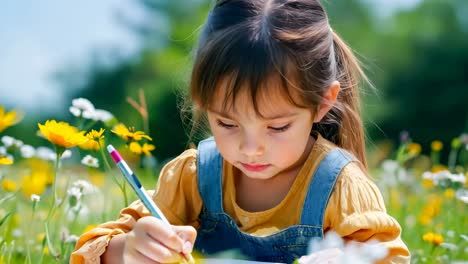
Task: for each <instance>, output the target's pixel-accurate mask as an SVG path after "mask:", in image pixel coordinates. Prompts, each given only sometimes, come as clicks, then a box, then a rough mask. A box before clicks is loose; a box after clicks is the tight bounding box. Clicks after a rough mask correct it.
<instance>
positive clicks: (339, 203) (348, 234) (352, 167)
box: [324, 163, 410, 263]
mask: <svg viewBox="0 0 468 264" xmlns="http://www.w3.org/2000/svg"><path fill="white" fill-rule="evenodd" d="M324 230H327V231H328V230H333V231H334V232H336V233H338V234H339V235H340V236H341V237H343V238H344V239H345V241H356V242H368V241H371V240H377V241H378V242H379V243H380V244H381V245H383V246H385V247H386V248H387V249H388V255H387V256H386V257H385V258H384V259H383V260H381V263H409V262H410V253H409V251H408V248H407V247H406V245H405V244H404V242H403V241H402V240H401V227H400V225H399V224H398V222H397V221H396V220H395V219H394V218H393V217H391V216H390V215H388V214H387V212H386V208H385V204H384V201H383V198H382V195H381V193H380V191H379V189H378V188H377V186H376V185H375V184H374V183H373V182H372V180H371V179H370V178H369V177H368V176H367V175H366V174H365V173H364V172H363V171H362V170H361V169H360V167H359V165H358V164H357V163H350V164H348V165H347V166H346V167H345V168H344V169H343V171H342V172H341V174H340V176H339V179H338V180H337V183H336V185H335V189H334V191H333V193H332V195H331V197H330V200H329V202H328V206H327V210H326V212H325V219H324ZM379 263H380V262H379Z"/></svg>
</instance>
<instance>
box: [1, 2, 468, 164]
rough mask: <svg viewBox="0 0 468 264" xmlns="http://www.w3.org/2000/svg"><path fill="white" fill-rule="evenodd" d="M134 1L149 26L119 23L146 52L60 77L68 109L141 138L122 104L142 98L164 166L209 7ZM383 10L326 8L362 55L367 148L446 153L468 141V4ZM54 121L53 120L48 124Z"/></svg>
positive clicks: (372, 6)
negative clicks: (410, 147)
mask: <svg viewBox="0 0 468 264" xmlns="http://www.w3.org/2000/svg"><path fill="white" fill-rule="evenodd" d="M134 1H135V4H136V5H140V6H141V7H142V9H143V10H145V13H146V16H145V17H146V20H144V22H143V23H142V22H138V23H136V22H133V21H131V20H124V21H121V22H122V25H123V26H125V27H127V28H128V30H129V31H131V32H134V33H135V34H137V35H138V36H139V38H140V40H141V42H142V44H143V45H142V49H141V50H140V51H139V53H138V54H137V55H136V56H134V57H131V58H125V59H119V60H115V61H116V62H115V63H113V64H111V65H109V63H105V62H103V61H101V60H99V54H94V55H93V56H95V58H96V59H95V60H92V63H90V64H89V65H86V68H87V70H86V73H85V74H83V75H82V76H76V75H77V73H76V72H74V71H73V70H71V69H68V70H62V71H61V72H57V73H56V75H55V76H56V78H57V80H59V81H60V83H61V85H62V86H63V87H64V88H63V89H66V90H67V91H70V92H69V93H68V97H69V98H68V100H65V102H71V100H72V99H73V98H76V97H84V98H87V99H89V100H90V101H91V102H93V103H94V104H95V105H96V106H97V107H99V108H104V109H106V110H109V111H110V112H112V113H113V114H114V115H115V116H117V117H118V118H119V119H120V120H121V121H122V122H124V123H125V124H127V125H129V126H135V127H137V128H140V129H141V128H142V127H143V124H142V121H141V120H140V118H139V116H138V113H137V112H136V111H135V110H134V109H133V108H132V107H131V106H130V105H129V104H128V103H127V101H126V98H127V97H132V98H138V90H139V89H143V90H144V91H145V95H146V100H147V104H148V108H149V109H148V110H149V118H150V131H149V134H150V135H151V136H152V137H153V138H154V139H155V140H154V144H155V145H156V150H155V151H154V152H153V153H154V155H155V156H156V157H157V159H158V160H161V161H162V160H166V159H168V158H170V157H173V156H175V155H177V154H179V153H180V152H181V151H182V150H183V149H185V148H187V146H188V142H189V140H188V138H187V131H186V130H184V125H183V122H182V120H181V118H180V114H179V103H180V95H181V94H182V93H183V91H186V89H187V87H188V78H189V75H190V66H191V53H192V50H193V47H194V45H195V44H196V39H197V36H198V32H199V30H200V27H201V25H202V24H203V22H204V20H205V18H206V15H207V13H208V10H209V8H210V5H211V1H208V0H196V1H195V0H192V1H163V0H134ZM379 2H382V1H371V0H368V1H364V0H361V1H359V0H346V1H324V5H325V6H326V9H327V11H328V13H329V17H330V23H331V26H332V28H333V29H334V30H335V31H336V32H338V33H339V34H340V35H342V37H343V38H344V39H345V40H346V41H347V42H348V44H350V46H351V47H352V48H353V49H354V50H355V52H356V53H357V54H358V57H359V58H360V59H361V61H362V63H363V65H364V67H365V69H366V72H367V74H368V75H369V77H370V79H371V81H372V82H373V83H374V85H375V87H376V90H375V91H374V90H372V89H369V87H364V89H363V94H364V97H363V103H364V104H363V114H364V118H365V124H366V127H367V131H368V138H369V142H370V143H372V144H369V145H370V146H379V144H380V142H384V141H386V142H390V146H391V145H393V146H395V145H397V144H398V140H399V135H400V132H401V131H407V132H409V134H410V137H411V138H413V139H414V140H415V141H417V142H418V143H421V145H422V146H423V149H429V144H430V142H432V141H433V140H441V141H442V142H444V143H447V144H449V142H450V141H451V140H452V138H454V137H457V136H459V135H460V134H461V133H467V132H468V1H465V0H424V1H419V2H418V4H417V5H416V6H414V7H412V8H407V9H401V10H398V11H397V12H394V13H390V14H383V13H382V12H377V10H379V6H378V5H379V4H378V3H379ZM139 21H141V20H139ZM90 30H92V29H90ZM26 114H27V113H26ZM64 116H69V117H70V118H71V115H64ZM26 117H27V115H26ZM51 118H56V117H51V116H47V117H43V119H44V120H45V119H51ZM66 118H67V117H65V118H64V119H65V121H66ZM38 121H39V122H42V121H43V120H37V119H36V120H30V119H28V118H26V119H25V121H23V122H22V123H21V124H20V125H18V126H16V127H12V128H10V129H9V130H8V131H7V133H8V134H11V135H14V136H15V137H17V138H21V139H26V138H28V139H29V138H31V140H28V142H31V144H32V142H34V140H37V139H32V137H33V136H31V133H30V131H35V130H36V129H37V122H38ZM29 128H31V129H34V130H31V129H29ZM423 151H424V150H423Z"/></svg>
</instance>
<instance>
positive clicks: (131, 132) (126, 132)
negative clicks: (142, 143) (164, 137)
mask: <svg viewBox="0 0 468 264" xmlns="http://www.w3.org/2000/svg"><path fill="white" fill-rule="evenodd" d="M111 131H112V133H114V134H116V135H118V136H119V137H121V138H122V139H123V140H125V141H139V140H142V139H143V138H146V139H148V140H153V139H151V137H150V136H148V135H146V134H145V132H143V131H135V128H134V127H131V128H127V127H126V126H125V125H123V124H118V125H116V126H115V127H114V130H111Z"/></svg>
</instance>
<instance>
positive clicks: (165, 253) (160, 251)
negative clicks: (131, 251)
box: [137, 242, 182, 263]
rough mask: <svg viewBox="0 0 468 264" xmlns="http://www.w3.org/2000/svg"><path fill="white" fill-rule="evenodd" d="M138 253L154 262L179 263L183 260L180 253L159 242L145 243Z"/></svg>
mask: <svg viewBox="0 0 468 264" xmlns="http://www.w3.org/2000/svg"><path fill="white" fill-rule="evenodd" d="M137 251H138V253H140V254H141V255H143V256H145V257H147V258H149V259H151V260H152V261H153V262H154V261H156V262H160V263H178V262H180V261H181V259H182V256H181V255H180V253H178V252H175V251H173V250H170V249H168V248H167V247H165V246H164V245H162V244H159V243H158V242H150V243H145V244H144V246H142V247H139V248H138V249H137Z"/></svg>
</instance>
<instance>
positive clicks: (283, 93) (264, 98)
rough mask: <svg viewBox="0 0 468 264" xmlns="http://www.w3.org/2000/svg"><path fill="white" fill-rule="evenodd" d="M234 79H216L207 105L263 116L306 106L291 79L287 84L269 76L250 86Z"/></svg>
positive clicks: (231, 112) (212, 107)
mask: <svg viewBox="0 0 468 264" xmlns="http://www.w3.org/2000/svg"><path fill="white" fill-rule="evenodd" d="M234 82H235V80H233V78H222V79H221V80H220V81H219V83H218V84H217V87H216V90H215V93H214V96H213V97H212V98H213V99H212V102H211V103H210V105H209V108H211V109H212V110H215V111H217V112H220V113H226V114H230V115H233V114H244V113H246V114H248V115H257V116H260V117H263V118H268V117H271V116H276V115H282V114H287V113H291V112H293V111H294V110H295V109H297V108H301V109H304V108H305V106H304V105H303V104H302V101H303V100H302V98H301V97H300V96H299V92H298V91H299V89H298V88H297V87H295V84H294V83H293V82H292V81H288V83H287V84H286V83H284V82H282V81H281V80H279V79H278V78H268V79H266V80H265V81H264V82H262V83H261V84H260V85H259V87H251V86H250V85H249V84H248V83H243V84H239V85H238V86H237V87H236V84H235V83H234ZM286 85H287V86H286Z"/></svg>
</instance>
